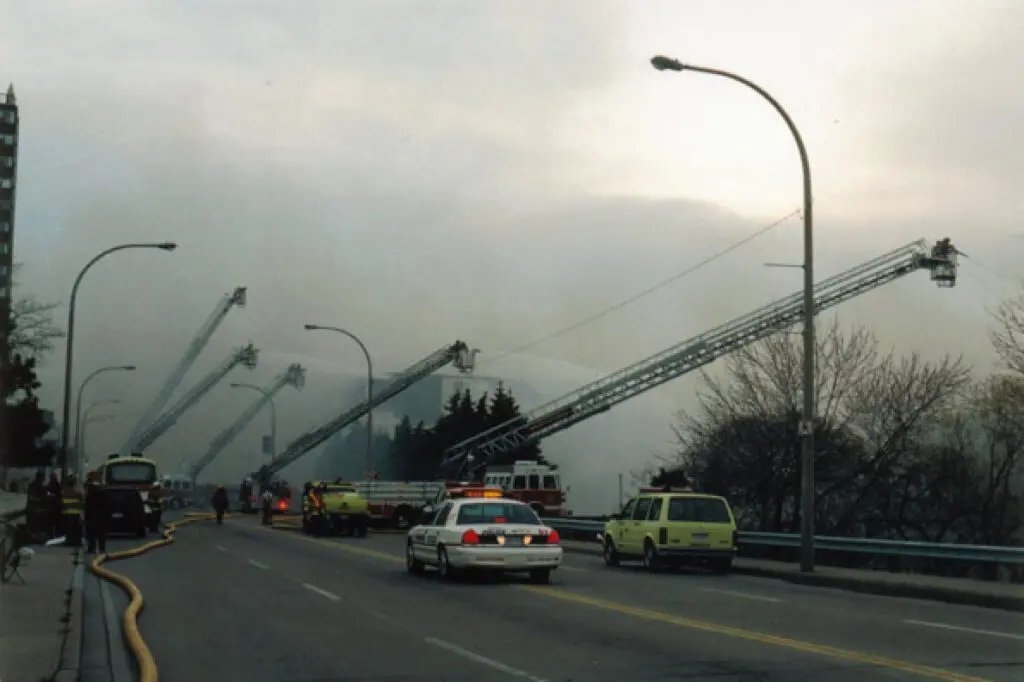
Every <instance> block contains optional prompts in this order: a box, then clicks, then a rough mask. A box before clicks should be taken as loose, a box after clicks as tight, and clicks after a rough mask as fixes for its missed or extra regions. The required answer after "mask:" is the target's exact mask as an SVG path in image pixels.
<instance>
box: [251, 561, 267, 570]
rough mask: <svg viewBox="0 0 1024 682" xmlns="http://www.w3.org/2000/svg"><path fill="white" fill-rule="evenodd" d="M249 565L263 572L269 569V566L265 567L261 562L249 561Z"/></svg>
mask: <svg viewBox="0 0 1024 682" xmlns="http://www.w3.org/2000/svg"><path fill="white" fill-rule="evenodd" d="M249 564H250V565H251V566H255V567H256V568H262V569H263V570H264V571H266V570H267V569H269V568H270V566H267V565H266V564H265V563H263V562H260V561H256V560H255V559H249Z"/></svg>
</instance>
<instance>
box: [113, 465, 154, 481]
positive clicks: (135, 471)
mask: <svg viewBox="0 0 1024 682" xmlns="http://www.w3.org/2000/svg"><path fill="white" fill-rule="evenodd" d="M106 478H107V481H109V482H110V483H153V482H155V481H156V467H155V466H153V465H152V464H147V463H145V462H125V463H123V464H111V465H109V466H108V467H107V471H106Z"/></svg>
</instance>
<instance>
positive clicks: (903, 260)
mask: <svg viewBox="0 0 1024 682" xmlns="http://www.w3.org/2000/svg"><path fill="white" fill-rule="evenodd" d="M922 269H924V270H928V271H929V272H930V273H931V279H932V281H934V282H935V283H936V284H937V285H938V286H939V287H953V286H955V285H956V269H957V251H956V248H955V247H954V246H953V245H952V244H951V243H950V240H949V239H948V238H947V239H943V240H942V241H940V242H938V243H936V244H935V246H933V247H929V246H928V242H927V241H925V240H920V241H916V242H913V243H911V244H908V245H906V246H904V247H902V248H899V249H896V250H894V251H891V252H889V253H887V254H885V255H883V256H879V257H878V258H874V259H872V260H870V261H868V262H866V263H864V264H862V265H859V266H857V267H855V268H852V269H850V270H847V271H846V272H843V273H841V274H838V275H835V276H833V277H830V278H828V279H826V280H824V281H823V282H821V283H819V284H818V285H817V286H816V287H815V290H814V296H815V301H814V310H815V314H817V313H819V312H821V311H822V310H825V309H827V308H831V307H833V306H836V305H839V304H840V303H843V302H844V301H848V300H849V299H851V298H854V297H856V296H859V295H861V294H863V293H866V292H868V291H871V290H873V289H876V288H878V287H880V286H883V285H885V284H888V283H889V282H892V281H895V280H897V279H900V278H901V277H903V276H904V275H909V274H910V273H912V272H915V271H917V270H922ZM803 315H804V308H803V292H798V293H795V294H792V295H791V296H788V297H786V298H783V299H781V300H778V301H776V302H775V303H771V304H769V305H766V306H764V307H763V308H760V309H758V310H755V311H754V312H752V313H748V314H746V315H744V316H742V317H739V318H737V319H735V320H733V321H731V322H727V323H725V324H723V325H721V326H719V327H716V328H714V329H712V330H711V331H708V332H705V333H703V334H701V335H699V336H697V337H695V338H692V339H688V340H686V341H683V342H682V343H680V344H678V345H675V346H673V347H671V348H669V349H667V350H664V351H662V352H660V353H658V354H656V355H653V356H651V357H649V358H647V359H645V360H641V361H639V362H637V363H634V364H632V365H630V366H629V367H626V368H624V369H621V370H619V371H617V372H615V373H613V374H610V375H608V376H606V377H604V378H602V379H598V380H597V381H595V382H593V383H590V384H587V385H586V386H583V387H582V388H580V389H578V390H576V391H573V392H572V393H569V394H568V395H565V396H563V397H561V398H558V399H556V400H552V401H551V402H549V403H546V404H544V405H541V406H540V407H537V408H536V409H533V410H531V411H529V412H527V413H526V414H524V415H522V416H521V417H518V418H516V419H511V420H509V421H507V422H505V423H504V424H499V425H498V426H495V427H493V428H491V429H488V430H487V431H483V432H481V433H479V434H477V435H476V436H474V437H472V438H468V439H466V440H464V441H462V442H461V443H458V444H456V445H453V446H452V447H451V448H449V449H448V450H447V451H445V453H444V457H443V459H442V462H441V465H440V469H441V472H442V473H443V474H451V473H452V472H453V471H455V472H457V473H458V474H462V473H464V472H466V471H468V472H469V473H475V472H476V471H477V470H478V469H480V468H481V467H486V466H487V463H488V462H490V461H491V460H493V459H494V458H495V457H497V456H499V455H502V454H506V453H510V452H513V451H514V450H516V449H517V448H520V447H522V446H523V445H526V444H529V443H533V442H536V441H539V440H542V439H544V438H547V437H548V436H551V435H554V434H556V433H559V432H560V431H564V430H566V429H568V428H569V427H571V426H574V425H575V424H578V423H580V422H582V421H584V420H586V419H589V418H591V417H593V416H594V415H596V414H600V413H602V412H605V411H607V410H609V409H611V408H612V407H614V406H615V405H618V404H619V403H621V402H624V401H626V400H629V399H630V398H633V397H634V396H637V395H640V394H641V393H644V392H646V391H649V390H651V389H652V388H655V387H657V386H660V385H662V384H664V383H666V382H668V381H671V380H673V379H675V378H677V377H680V376H682V375H684V374H687V373H689V372H692V371H694V370H696V369H699V368H701V367H703V366H704V365H707V364H709V363H711V362H714V361H715V360H716V359H718V358H720V357H722V356H723V355H726V354H728V353H731V352H732V351H735V350H737V349H739V348H742V347H743V346H746V345H749V344H751V343H754V342H756V341H759V340H761V339H764V338H766V337H768V336H771V335H772V334H776V333H779V332H780V331H784V330H786V329H788V328H789V327H792V326H793V325H795V324H797V323H799V322H800V321H801V320H803Z"/></svg>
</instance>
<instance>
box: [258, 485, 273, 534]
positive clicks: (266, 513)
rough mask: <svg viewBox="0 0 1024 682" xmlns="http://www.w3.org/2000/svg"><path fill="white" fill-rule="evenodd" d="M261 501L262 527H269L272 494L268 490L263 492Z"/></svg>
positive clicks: (271, 515) (271, 519)
mask: <svg viewBox="0 0 1024 682" xmlns="http://www.w3.org/2000/svg"><path fill="white" fill-rule="evenodd" d="M261 501H262V502H263V525H264V526H269V525H270V524H271V523H273V514H274V493H272V492H270V488H267V489H266V490H264V491H263V496H262V498H261Z"/></svg>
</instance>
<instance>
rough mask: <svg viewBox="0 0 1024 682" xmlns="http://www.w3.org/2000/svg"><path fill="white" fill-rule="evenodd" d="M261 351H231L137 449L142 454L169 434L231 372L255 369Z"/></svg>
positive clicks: (155, 425)
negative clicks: (242, 368)
mask: <svg viewBox="0 0 1024 682" xmlns="http://www.w3.org/2000/svg"><path fill="white" fill-rule="evenodd" d="M259 353H260V352H259V351H258V350H256V348H255V347H254V346H253V345H252V344H251V343H250V344H249V345H247V346H239V347H238V348H235V349H234V350H233V351H231V354H230V355H228V356H227V357H226V358H224V361H223V362H221V363H220V364H219V365H217V367H216V368H215V369H214V370H213V371H212V372H210V373H209V374H207V375H206V376H205V377H203V378H202V379H201V380H200V381H199V383H197V384H196V385H195V386H193V387H192V389H191V390H190V391H189V392H188V393H186V394H185V395H183V396H182V397H181V399H180V400H178V402H176V403H174V405H172V406H171V407H170V408H168V410H167V411H166V412H164V413H163V414H162V415H161V416H160V418H159V419H157V420H156V422H154V423H153V424H152V425H151V426H150V427H149V428H148V429H146V430H145V431H143V432H142V433H141V434H139V439H138V442H137V444H136V447H137V448H138V449H139V451H140V452H144V451H145V449H146V448H148V447H149V446H150V445H152V444H153V443H154V442H156V440H157V439H158V438H160V436H162V435H164V434H165V433H167V431H168V430H170V428H171V427H172V426H174V425H175V424H177V423H178V420H179V419H181V415H183V414H185V412H187V411H188V410H189V409H190V408H192V407H193V406H194V405H195V404H196V403H198V402H199V401H200V400H201V399H202V398H203V396H205V395H206V394H207V393H209V392H210V391H211V390H213V387H214V386H216V385H217V384H219V383H220V382H221V380H222V379H223V378H224V377H226V376H227V375H228V374H229V373H230V372H231V370H233V369H234V368H235V367H238V366H239V365H241V366H242V367H245V368H246V369H250V370H251V369H255V368H256V365H257V364H258V361H259Z"/></svg>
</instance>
